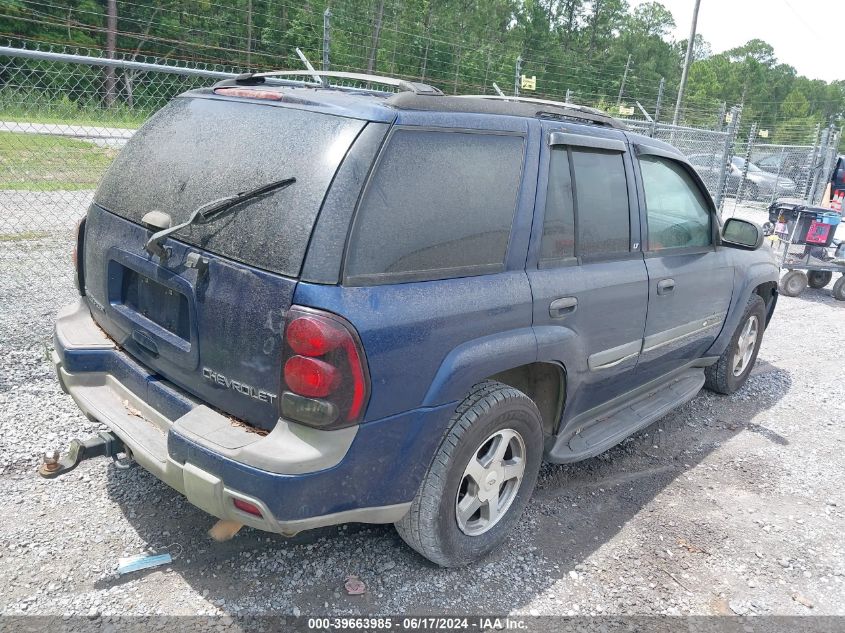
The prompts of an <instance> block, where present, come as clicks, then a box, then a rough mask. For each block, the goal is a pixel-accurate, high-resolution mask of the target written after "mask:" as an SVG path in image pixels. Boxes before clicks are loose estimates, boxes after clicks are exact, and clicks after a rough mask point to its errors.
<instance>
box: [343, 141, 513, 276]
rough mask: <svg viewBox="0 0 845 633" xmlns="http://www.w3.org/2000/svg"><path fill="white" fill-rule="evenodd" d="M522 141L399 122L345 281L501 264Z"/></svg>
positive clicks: (362, 209)
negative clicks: (418, 127) (416, 126)
mask: <svg viewBox="0 0 845 633" xmlns="http://www.w3.org/2000/svg"><path fill="white" fill-rule="evenodd" d="M523 144H524V141H523V138H522V136H512V135H505V134H491V133H472V132H463V131H432V130H414V129H409V128H397V129H396V130H394V131H393V133H392V134H391V136H390V138H389V140H388V143H387V145H386V147H385V149H384V150H383V151H382V153H381V155H380V157H379V159H378V161H377V164H376V168H375V170H374V173H373V175H372V177H371V179H370V181H369V183H368V184H367V186H366V188H365V191H364V195H363V198H362V200H361V203H360V205H359V209H358V212H357V215H356V218H355V222H354V226H353V229H352V237H351V239H350V245H349V249H348V252H347V256H346V264H345V277H346V280H347V283H352V284H355V283H362V284H366V283H387V282H396V281H413V280H423V279H444V278H448V277H462V276H468V275H477V274H483V273H488V272H496V271H500V270H503V269H504V265H505V255H506V253H507V247H508V240H509V237H510V232H511V225H512V223H513V216H514V211H515V209H516V200H517V193H518V190H519V185H520V179H521V174H522V163H523V151H524V150H523Z"/></svg>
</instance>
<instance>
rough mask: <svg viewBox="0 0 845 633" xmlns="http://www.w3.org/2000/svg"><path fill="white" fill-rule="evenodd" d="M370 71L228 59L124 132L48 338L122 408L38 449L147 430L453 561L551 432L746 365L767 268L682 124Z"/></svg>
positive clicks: (169, 470) (558, 443)
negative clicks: (234, 65)
mask: <svg viewBox="0 0 845 633" xmlns="http://www.w3.org/2000/svg"><path fill="white" fill-rule="evenodd" d="M327 76H331V75H330V74H329V75H327ZM367 81H368V82H369V85H368V88H369V89H368V90H363V89H361V90H358V89H353V88H341V87H327V86H321V85H319V84H313V83H304V82H302V81H298V80H293V79H288V80H285V79H283V78H279V77H275V76H273V75H267V76H261V75H246V76H242V77H240V78H238V79H236V80H226V81H223V82H222V83H219V84H217V85H216V86H214V87H212V88H207V89H200V90H192V91H190V92H187V93H185V94H183V95H181V96H180V97H178V98H176V99H175V100H174V101H172V102H171V103H170V104H169V105H168V106H166V107H165V108H164V109H163V110H161V111H160V112H158V113H157V114H156V115H154V116H153V117H152V118H151V119H150V120H149V121H148V122H147V123H146V124H145V125H144V126H143V127H142V128H141V129H140V130H138V132H137V133H136V134H135V135H134V136H133V137H132V139H131V140H130V141H129V142H128V143H127V144H126V146H125V147H124V148H123V149H122V150H121V152H120V154H119V155H118V156H117V158H116V159H115V161H114V163H113V164H112V165H111V167H110V168H109V170H108V172H107V173H106V175H105V177H104V178H103V181H102V183H101V184H100V186H99V188H98V190H97V192H96V194H95V196H94V200H93V203H92V204H91V206H90V208H89V210H88V214H87V217H86V219H85V220H84V222H83V223H82V225H81V227H80V229H79V234H78V251H77V253H78V254H77V257H76V273H77V276H78V287H79V289H80V291H81V296H80V298H79V300H78V301H77V302H76V303H74V304H73V305H71V306H68V307H67V308H66V309H65V310H63V311H62V312H61V314H60V315H59V317H58V320H57V323H56V328H55V337H54V345H55V352H54V353H53V361H54V363H55V366H56V368H57V372H58V377H59V381H60V383H61V385H62V387H63V388H64V389H65V390H66V391H67V392H68V393H69V394H70V395H71V396H72V397H73V399H74V400H75V401H76V402H77V404H78V405H79V407H80V408H81V409H82V410H83V411H84V412H85V413H86V414H87V415H88V416H90V417H91V418H93V419H95V420H97V421H99V422H102V423H103V424H104V425H106V426H107V427H108V428H109V429H110V430H111V431H110V433H103V434H100V435H99V436H98V437H95V438H91V439H89V440H88V441H86V442H84V443H80V444H79V445H74V451H71V453H70V454H69V455H67V456H65V457H62V458H60V459H59V460H55V459H52V460H48V462H49V463H45V465H44V467H43V468H42V473H43V474H45V476H56V475H58V474H61V473H63V472H66V471H67V470H69V469H70V468H72V467H73V466H74V465H75V464H76V463H78V462H79V460H80V459H82V458H83V457H88V456H91V455H95V454H106V455H115V454H118V455H124V456H131V457H132V458H134V460H136V461H137V462H138V463H139V464H140V465H141V466H143V467H144V468H146V469H147V470H149V471H150V472H152V473H153V474H154V475H155V476H157V477H159V478H160V479H162V480H163V481H165V482H166V483H168V484H169V485H170V486H172V487H173V488H175V489H176V490H178V491H180V492H182V493H183V494H184V495H185V496H186V497H187V499H188V500H189V501H190V502H191V503H193V504H195V505H196V506H198V507H200V508H202V509H203V510H205V511H206V512H208V513H210V514H212V515H214V516H216V517H221V518H224V519H229V520H231V521H236V522H239V523H243V524H247V525H250V526H253V527H256V528H259V529H262V530H267V531H270V532H277V533H281V534H284V535H292V534H295V533H297V532H299V531H301V530H306V529H310V528H316V527H319V526H326V525H332V524H338V523H344V522H367V523H395V525H396V527H397V529H398V531H399V534H400V535H401V536H402V538H403V539H405V541H406V542H407V543H408V544H409V545H410V546H411V547H413V548H414V549H415V550H417V551H418V552H420V553H421V554H422V555H423V556H425V557H426V558H428V559H430V560H431V561H434V562H435V563H437V564H439V565H444V566H455V565H463V564H467V563H470V562H472V561H474V560H477V559H478V558H479V557H481V556H483V555H485V554H487V553H488V552H490V551H491V550H493V549H495V548H497V547H498V546H499V545H500V544H501V543H502V542H503V540H504V539H505V537H506V535H507V534H508V532H509V530H510V529H511V528H512V527H513V526H514V524H515V523H516V522H517V521H518V520H519V517H520V515H521V514H522V511H523V510H524V508H525V507H526V504H527V503H528V500H529V497H530V496H531V494H532V490H533V488H534V485H535V482H536V479H537V474H538V470H539V468H540V464H541V462H542V461H543V460H547V461H549V462H553V463H567V462H575V461H578V460H583V459H585V458H588V457H591V456H594V455H597V454H599V453H602V452H603V451H606V450H607V449H609V448H610V447H612V446H614V445H615V444H617V443H619V442H621V441H622V440H623V439H624V438H625V437H627V436H628V435H630V434H631V433H633V432H635V431H637V430H639V429H642V428H643V427H645V426H647V425H649V424H651V423H652V422H653V421H655V420H656V419H658V418H660V417H661V416H664V415H665V414H667V413H668V412H669V411H670V410H671V409H673V408H674V407H677V406H678V405H680V404H682V403H684V402H686V401H688V400H690V399H691V398H693V397H694V396H695V395H696V393H697V392H698V391H699V389H700V388H701V387H702V386H707V387H708V388H709V389H712V390H714V391H717V392H719V393H731V392H734V391H736V390H737V389H739V388H741V387H742V385H743V384H744V383H745V381H746V380H747V378H748V375H749V372H750V371H751V368H752V366H753V365H754V362H755V359H756V357H757V352H758V350H759V349H760V342H761V340H762V337H763V332H764V329H765V327H766V325H767V324H768V323H769V319H770V318H771V317H772V313H773V311H774V309H775V304H776V301H777V280H778V268H777V266H776V265H775V262H774V259H773V256H772V254H771V249H770V248H768V246H763V247H761V242H762V234H761V231H760V229H759V228H758V227H757V226H755V225H754V224H751V223H749V222H744V221H741V220H738V219H731V220H728V221H727V223H726V224H725V226H724V228H723V229H720V224H719V220H718V216H717V213H716V209H715V208H714V205H713V201H712V199H711V198H710V196H709V195H708V194H707V191H706V189H705V188H704V186H703V183H702V182H701V179H700V178H699V176H698V175H697V174H696V172H695V170H694V169H693V168H692V167H691V166H690V164H689V162H688V161H687V160H686V159H685V158H684V157H683V156H682V155H681V154H680V153H679V152H678V150H676V149H675V148H673V147H671V146H670V145H667V144H666V143H663V142H660V141H658V140H655V139H652V138H648V137H645V136H641V135H638V134H632V133H628V132H626V131H624V129H622V128H621V125H620V124H619V123H618V122H617V121H616V120H614V119H612V118H610V117H608V116H606V115H604V114H601V113H599V112H597V111H592V110H589V109H579V108H573V107H570V106H569V105H566V104H561V103H557V102H548V101H537V100H531V99H516V98H497V97H486V96H479V97H454V96H443V95H442V94H441V93H440V92H439V91H438V90H436V89H434V88H431V87H428V86H425V85H422V84H408V83H405V82H400V81H396V80H391V79H385V78H381V79H380V78H374V77H370V78H369V79H367ZM377 82H389V83H390V84H391V85H397V86H398V87H400V88H402V89H403V90H402V91H400V92H398V93H397V94H390V93H381V92H377V91H375V90H374V89H373V88H372V86H373V85H377ZM235 192H240V193H235ZM83 444H84V446H83V448H82V449H80V448H79V446H82V445H83ZM80 454H81V455H82V457H80Z"/></svg>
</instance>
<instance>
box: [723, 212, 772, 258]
mask: <svg viewBox="0 0 845 633" xmlns="http://www.w3.org/2000/svg"><path fill="white" fill-rule="evenodd" d="M762 243H763V229H761V228H760V227H759V226H757V225H756V224H754V223H753V222H748V221H747V220H740V219H738V218H729V219H728V220H727V221H726V222H725V226H724V227H723V228H722V244H724V245H725V246H730V247H731V248H741V249H744V250H747V251H753V250H757V249H758V248H760V245H761V244H762Z"/></svg>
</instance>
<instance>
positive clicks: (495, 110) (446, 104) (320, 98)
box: [214, 71, 624, 129]
mask: <svg viewBox="0 0 845 633" xmlns="http://www.w3.org/2000/svg"><path fill="white" fill-rule="evenodd" d="M315 72H316V73H319V71H315ZM324 74H326V73H324ZM291 75H293V76H298V75H308V79H293V80H292V79H290V78H286V77H290V76H291ZM329 75H332V76H338V77H340V76H343V77H341V78H344V77H345V78H348V79H352V80H355V81H357V82H359V83H363V84H365V87H346V86H336V85H330V84H328V83H317V82H316V81H313V80H310V78H311V73H310V72H302V71H278V72H273V73H261V74H245V75H240V76H238V77H236V78H234V79H227V80H224V81H221V82H219V83H217V84H215V86H214V88H221V87H233V86H241V87H244V88H249V87H252V86H254V87H256V88H258V87H259V86H260V89H261V90H278V91H280V92H285V93H288V94H290V95H291V96H294V95H296V94H298V95H303V94H307V95H308V96H307V99H309V100H312V101H313V102H321V104H331V105H332V106H335V107H338V106H340V107H342V108H344V109H348V110H354V109H356V107H357V108H361V107H363V109H364V110H367V111H368V116H373V115H374V113H373V110H374V109H381V108H385V109H391V110H418V111H426V112H461V113H473V114H490V115H507V116H517V117H528V118H541V119H565V120H571V121H576V122H579V123H588V124H593V125H599V126H603V127H610V128H617V129H624V125H623V124H622V122H621V121H619V120H618V119H614V118H613V117H611V116H609V115H607V114H605V113H603V112H601V111H600V110H596V109H594V108H585V107H582V106H577V105H574V104H570V103H563V102H560V101H549V100H544V99H533V98H525V97H504V96H492V95H459V96H446V95H444V94H443V93H442V92H440V91H439V90H437V89H436V88H431V87H430V86H427V85H426V84H421V83H415V82H407V81H403V80H398V79H393V78H385V77H378V76H375V75H372V76H371V75H358V74H353V73H329V74H327V76H329ZM370 82H371V83H372V84H376V85H377V84H382V85H388V86H390V87H391V88H394V89H397V90H399V91H398V92H386V91H384V90H379V89H373V88H372V87H371V85H370ZM306 91H307V92H306ZM279 105H281V104H279ZM314 105H316V103H314ZM348 115H349V114H347V116H348ZM374 118H375V119H377V120H383V117H382V116H375V117H374Z"/></svg>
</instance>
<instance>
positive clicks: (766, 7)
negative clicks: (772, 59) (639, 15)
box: [631, 0, 845, 81]
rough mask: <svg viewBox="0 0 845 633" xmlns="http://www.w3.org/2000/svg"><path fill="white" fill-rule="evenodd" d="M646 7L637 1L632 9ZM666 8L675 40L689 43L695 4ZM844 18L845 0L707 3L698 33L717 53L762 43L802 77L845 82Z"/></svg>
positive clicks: (674, 2) (668, 3) (672, 0)
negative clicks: (672, 19) (844, 0)
mask: <svg viewBox="0 0 845 633" xmlns="http://www.w3.org/2000/svg"><path fill="white" fill-rule="evenodd" d="M645 1H646V0H631V5H632V7H636V6H637V5H639V4H643V3H644V2H645ZM660 2H661V4H663V6H665V7H666V8H667V9H669V10H670V11H671V12H672V15H673V16H674V17H675V24H676V25H677V28H676V30H675V34H674V35H675V39H676V40H685V39H687V37H689V29H690V22H691V21H692V9H693V6H694V5H695V0H660ZM837 7H838V8H837ZM843 18H845V3H843V2H841V1H839V0H701V9H700V10H699V12H698V30H697V32H698V33H701V35H702V36H703V37H704V39H705V40H707V41H708V42H710V45H711V46H712V47H713V52H714V53H721V52H722V51H725V50H728V49H730V48H734V47H736V46H740V45H742V44H745V43H746V42H747V41H748V40H751V39H754V38H759V39H761V40H763V41H765V42H768V43H769V44H771V45H772V46H773V47H774V49H775V55H776V56H777V58H778V61H779V62H783V63H786V64H789V65H790V66H794V67H795V69H796V70H797V71H798V74H799V75H805V76H807V77H809V78H810V79H824V80H825V81H833V80H835V79H845V64H843V59H842V58H843V50H845V49H843V46H842V44H843V41H845V20H843Z"/></svg>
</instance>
